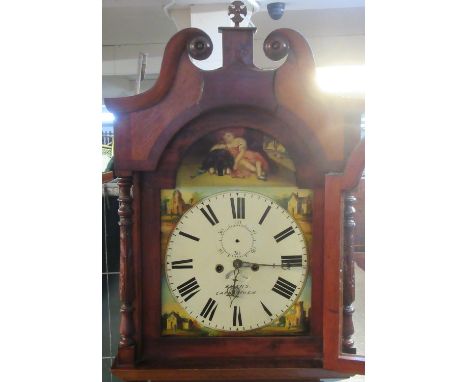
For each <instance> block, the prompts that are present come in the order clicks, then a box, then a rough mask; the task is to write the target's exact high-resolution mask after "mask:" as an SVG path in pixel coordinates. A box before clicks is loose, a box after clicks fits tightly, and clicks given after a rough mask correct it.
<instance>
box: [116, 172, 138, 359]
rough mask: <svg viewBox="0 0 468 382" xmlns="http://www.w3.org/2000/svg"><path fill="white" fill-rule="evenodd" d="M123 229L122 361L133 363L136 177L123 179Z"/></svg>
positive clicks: (120, 343)
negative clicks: (133, 191)
mask: <svg viewBox="0 0 468 382" xmlns="http://www.w3.org/2000/svg"><path fill="white" fill-rule="evenodd" d="M117 184H118V185H119V199H118V200H119V211H118V213H119V217H120V220H119V226H120V290H119V292H120V304H121V305H120V341H119V358H120V359H119V362H120V363H122V364H132V363H133V361H134V355H135V340H134V334H135V325H134V322H133V310H134V308H133V301H134V298H135V291H134V274H133V255H132V207H131V205H132V197H131V195H130V189H131V187H132V178H131V177H123V178H119V180H118V183H117Z"/></svg>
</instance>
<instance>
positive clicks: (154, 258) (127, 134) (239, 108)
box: [105, 27, 362, 381]
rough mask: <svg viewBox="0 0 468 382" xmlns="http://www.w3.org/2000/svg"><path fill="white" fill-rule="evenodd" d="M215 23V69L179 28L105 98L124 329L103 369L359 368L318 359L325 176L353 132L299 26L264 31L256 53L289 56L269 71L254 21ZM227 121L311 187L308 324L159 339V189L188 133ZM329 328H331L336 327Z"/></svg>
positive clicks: (326, 374) (128, 374)
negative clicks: (130, 90) (124, 87)
mask: <svg viewBox="0 0 468 382" xmlns="http://www.w3.org/2000/svg"><path fill="white" fill-rule="evenodd" d="M219 29H220V30H219V31H220V33H222V35H223V66H222V67H221V68H219V69H216V70H212V71H203V70H201V69H199V68H198V67H197V66H195V65H194V64H193V63H192V61H191V60H190V57H189V56H191V57H192V58H194V59H198V60H203V59H206V58H207V57H208V56H209V55H210V54H211V49H212V45H211V41H210V38H209V37H208V35H206V34H205V33H204V32H203V31H201V30H199V29H195V28H189V29H184V30H182V31H180V32H178V33H177V34H176V35H174V36H173V37H172V39H171V40H170V41H169V43H168V44H167V47H166V50H165V53H164V58H163V62H162V66H161V74H160V78H159V79H158V81H157V82H156V84H155V85H154V86H153V87H152V88H151V89H150V90H148V91H147V92H145V93H142V94H139V95H136V96H132V97H126V98H118V99H106V101H105V103H106V106H107V108H108V109H109V110H110V111H112V112H113V113H114V114H115V115H116V116H117V118H116V123H115V173H116V175H117V176H118V177H119V181H118V184H119V195H120V196H119V211H118V213H119V216H120V223H119V224H120V243H121V244H120V252H121V257H120V298H121V304H122V305H121V325H120V333H121V338H120V343H119V350H118V355H117V357H116V359H115V362H114V365H113V368H112V371H113V373H114V374H115V375H116V376H118V377H119V378H121V379H124V380H129V381H130V380H131V381H140V380H155V381H176V380H178V381H181V380H194V381H202V380H223V381H234V380H245V381H247V380H252V381H253V380H265V381H266V380H268V381H273V380H275V381H279V380H288V381H292V380H308V381H315V380H317V381H318V380H319V379H320V378H340V377H343V378H346V377H348V376H350V375H352V374H355V373H356V372H362V370H360V369H359V366H358V367H357V368H356V367H354V366H352V367H344V368H340V367H335V368H331V369H328V370H327V369H324V363H326V361H325V360H324V346H326V345H324V342H325V341H326V338H328V337H329V333H326V332H324V313H325V312H324V288H325V278H324V261H325V255H324V221H325V219H324V214H325V210H324V207H325V174H327V173H330V172H340V171H343V169H344V167H345V163H346V159H347V157H348V154H349V153H350V152H351V148H352V147H353V146H354V145H355V144H357V143H358V141H359V130H357V129H355V130H351V129H350V131H346V129H345V125H344V123H343V118H342V116H341V115H340V113H339V112H338V111H337V110H338V109H339V108H340V105H339V102H338V103H337V102H336V101H335V102H332V101H331V100H329V99H325V97H324V96H323V95H321V94H320V92H318V91H317V90H316V89H315V88H314V85H313V83H314V82H313V76H314V67H315V65H314V60H313V56H312V53H311V51H310V48H309V46H308V44H307V42H306V40H305V39H304V38H303V37H302V36H301V35H300V34H298V33H297V32H295V31H293V30H290V29H279V30H276V31H274V32H272V33H271V34H270V35H269V36H268V37H267V39H266V40H265V43H264V52H265V54H266V55H267V56H268V57H269V58H271V59H273V60H280V59H283V58H285V57H286V60H285V62H284V63H283V64H282V66H281V67H279V68H278V69H277V70H261V69H259V68H257V67H255V66H254V64H253V35H254V33H255V30H256V29H255V28H238V27H233V28H227V27H226V28H219ZM341 106H342V105H341ZM233 126H245V127H248V128H251V129H256V130H259V131H262V132H264V133H266V134H269V135H270V136H272V137H274V138H276V139H278V140H279V141H280V142H282V143H283V144H284V145H285V147H287V148H288V149H289V151H290V153H291V156H292V159H293V161H294V163H295V167H296V174H297V185H298V187H300V188H308V189H313V191H314V206H313V209H314V217H313V231H314V243H313V246H312V250H311V253H309V256H310V259H311V262H310V272H311V274H312V280H313V285H312V304H313V314H312V317H311V319H310V332H309V333H308V335H305V336H294V337H221V338H220V337H216V338H211V337H208V338H174V337H169V338H168V337H162V336H161V314H160V313H161V296H160V288H161V286H160V284H161V283H160V277H161V266H160V260H161V248H160V236H159V235H160V220H159V218H160V214H159V211H160V204H159V200H160V189H164V188H175V186H176V184H175V182H176V173H177V169H178V166H179V164H180V161H181V159H182V157H183V155H184V152H186V150H187V149H188V148H189V147H190V146H191V145H192V144H193V143H194V142H196V141H197V140H198V139H199V138H201V137H202V136H203V135H205V134H207V133H209V132H211V131H215V130H217V129H221V128H230V127H233ZM336 288H339V286H338V285H336ZM332 289H333V288H332ZM334 315H335V316H336V315H338V312H336V311H335V312H334ZM328 330H331V331H336V332H337V331H338V327H335V326H334V327H333V328H331V329H330V328H329V329H328ZM336 335H338V336H339V333H338V332H337V333H335V336H336ZM338 342H340V341H339V339H338ZM338 347H339V344H338V343H337V344H336V348H337V349H338Z"/></svg>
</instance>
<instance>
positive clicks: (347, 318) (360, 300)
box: [342, 172, 365, 355]
mask: <svg viewBox="0 0 468 382" xmlns="http://www.w3.org/2000/svg"><path fill="white" fill-rule="evenodd" d="M364 217H365V178H364V172H363V174H362V177H361V179H360V181H359V184H358V186H357V187H356V188H355V189H353V190H350V191H347V192H345V193H344V194H343V251H342V256H343V257H342V270H343V273H342V275H343V276H342V277H343V280H342V281H343V316H342V352H343V353H346V354H358V355H364V354H365V347H364V343H365V342H364V321H365V315H364V312H365V303H364V289H365V272H364V270H365V228H364V224H365V218H364Z"/></svg>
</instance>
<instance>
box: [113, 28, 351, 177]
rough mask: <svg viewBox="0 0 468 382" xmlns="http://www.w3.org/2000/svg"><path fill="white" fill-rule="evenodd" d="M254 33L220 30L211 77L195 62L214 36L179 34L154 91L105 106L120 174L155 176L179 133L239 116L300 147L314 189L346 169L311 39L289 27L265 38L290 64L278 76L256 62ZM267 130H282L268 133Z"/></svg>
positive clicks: (274, 55) (339, 129)
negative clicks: (318, 83) (219, 59)
mask: <svg viewBox="0 0 468 382" xmlns="http://www.w3.org/2000/svg"><path fill="white" fill-rule="evenodd" d="M255 30H256V28H228V27H223V28H219V31H220V33H222V34H223V66H222V67H220V68H218V69H216V70H210V71H204V70H201V69H199V68H198V67H197V66H195V65H194V64H193V63H192V61H191V60H190V57H192V58H193V59H198V60H203V59H206V58H207V57H209V56H210V54H211V51H212V42H211V40H210V38H209V36H208V35H207V34H206V33H204V32H203V31H202V30H200V29H196V28H188V29H184V30H181V31H180V32H178V33H177V34H175V35H174V36H173V37H172V38H171V40H170V41H169V42H168V44H167V46H166V49H165V52H164V57H163V62H162V66H161V71H160V76H159V78H158V80H157V81H156V83H155V84H154V86H153V87H152V88H151V89H149V90H148V91H146V92H144V93H141V94H138V95H135V96H131V97H123V98H113V99H106V100H105V104H106V106H107V108H108V109H109V110H110V111H111V112H113V113H114V114H115V115H116V123H115V161H114V163H115V172H116V174H117V175H119V174H128V173H131V172H134V171H154V170H155V169H156V168H157V167H158V164H159V162H160V161H161V160H164V158H162V156H163V155H162V154H163V153H164V152H165V150H166V148H167V146H168V145H169V143H170V142H171V141H172V140H173V139H175V137H176V136H177V134H179V133H182V131H183V130H184V129H185V128H189V127H190V126H193V125H194V124H195V125H196V123H197V121H200V120H203V119H204V118H208V119H207V121H212V120H216V121H217V123H218V126H219V128H222V127H223V126H226V125H229V124H232V122H233V120H235V119H236V118H238V119H239V118H240V119H243V120H246V121H250V122H249V123H250V125H248V126H247V125H246V127H253V128H258V129H261V130H262V131H264V132H265V133H268V134H270V135H272V136H274V137H275V136H276V137H278V138H281V137H285V138H286V139H287V140H288V141H290V143H291V145H294V146H295V147H291V148H289V149H290V150H291V151H295V152H300V153H301V154H300V155H301V160H300V162H301V163H307V164H308V170H307V171H306V173H307V174H308V176H309V175H310V176H312V177H313V178H314V180H313V183H315V182H319V183H321V181H320V179H323V175H324V174H325V173H326V172H329V171H340V170H342V168H343V164H344V133H343V124H341V123H340V122H339V120H338V119H337V118H336V113H333V105H332V104H331V103H330V102H327V99H326V97H325V96H324V95H323V94H321V93H320V92H319V91H318V90H317V88H316V87H315V85H314V73H315V63H314V59H313V56H312V52H311V50H310V47H309V45H308V44H307V41H306V40H305V39H304V38H303V37H302V36H301V35H300V34H299V33H298V32H296V31H293V30H291V29H278V30H275V31H273V32H272V33H271V34H270V35H269V36H268V37H267V38H266V39H265V42H264V52H265V54H266V56H267V57H269V58H270V59H272V60H280V59H282V58H284V57H286V60H285V62H284V63H283V65H281V66H280V67H279V68H278V69H276V70H261V69H259V68H257V67H256V66H255V65H254V63H253V35H254V33H255ZM236 113H237V114H236ZM214 116H216V117H214ZM223 116H224V117H225V119H223ZM210 118H211V119H210ZM262 118H263V119H262ZM256 119H257V122H254V121H255V120H256ZM258 119H261V120H262V122H261V123H260V122H258ZM267 120H268V122H266V121H267ZM252 124H253V125H255V124H257V126H252ZM268 124H270V125H271V126H273V125H274V126H276V127H275V128H274V129H273V128H270V129H269V128H268ZM214 128H215V127H213V129H214ZM266 130H268V131H266ZM283 140H284V139H283ZM296 146H297V147H296ZM296 165H297V163H296ZM305 170H306V169H304V171H305ZM312 173H314V174H315V175H312ZM309 183H310V182H309Z"/></svg>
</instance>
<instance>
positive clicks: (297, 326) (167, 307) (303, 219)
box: [161, 187, 313, 337]
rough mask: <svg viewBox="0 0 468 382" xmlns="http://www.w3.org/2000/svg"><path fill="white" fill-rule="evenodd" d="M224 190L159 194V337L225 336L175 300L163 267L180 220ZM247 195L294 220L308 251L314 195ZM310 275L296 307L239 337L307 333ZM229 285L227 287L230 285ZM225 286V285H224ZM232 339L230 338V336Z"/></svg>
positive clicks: (290, 190) (280, 191) (268, 191)
mask: <svg viewBox="0 0 468 382" xmlns="http://www.w3.org/2000/svg"><path fill="white" fill-rule="evenodd" d="M224 190H226V188H225V187H223V188H216V187H197V188H182V187H181V188H177V189H166V190H161V246H162V248H161V249H162V254H163V259H162V261H161V264H162V265H161V266H162V268H161V275H162V277H161V315H162V317H161V334H162V335H163V336H194V337H198V336H223V335H229V334H226V332H222V331H217V330H214V329H210V328H207V327H204V326H202V325H201V324H200V323H198V322H197V321H196V320H195V319H193V318H192V317H190V316H189V314H188V313H187V312H186V311H185V310H184V308H183V307H182V306H180V305H179V303H178V302H177V301H176V300H175V298H174V297H173V296H172V293H171V291H170V289H169V287H168V285H167V278H166V274H165V269H164V264H165V262H166V259H165V254H166V248H167V243H168V240H169V237H170V235H171V233H172V231H173V230H174V228H175V227H176V225H177V223H178V221H179V220H180V218H181V216H182V215H183V214H184V213H185V212H186V211H187V210H189V209H190V208H191V207H192V206H193V205H195V204H196V203H197V202H199V201H200V200H201V199H203V198H205V197H207V196H210V195H212V194H214V193H216V192H220V191H224ZM249 190H250V191H253V192H259V193H262V194H263V195H265V196H267V197H269V198H271V199H273V200H274V201H275V202H276V203H278V204H279V205H280V206H282V207H283V208H284V209H286V210H287V211H288V212H289V213H290V214H291V216H292V217H293V218H294V219H295V220H296V222H297V224H298V226H299V227H300V228H301V230H302V233H303V234H304V237H305V240H306V243H307V247H308V248H310V246H311V245H312V239H313V233H312V214H313V211H312V205H313V203H312V202H313V192H312V191H311V190H303V189H298V188H296V187H276V188H275V187H268V188H265V187H249ZM311 284H312V279H311V275H310V274H308V275H307V278H306V282H305V284H304V287H303V289H302V291H301V293H300V294H299V296H298V299H297V300H296V302H295V304H293V305H292V306H291V308H290V309H289V310H288V311H287V312H285V314H284V315H283V316H281V317H280V318H278V319H277V320H276V321H274V322H273V323H272V324H271V325H269V326H265V327H263V328H259V329H256V330H252V331H247V332H243V333H239V335H245V336H255V335H259V336H264V335H275V336H276V335H301V334H304V333H306V332H307V331H308V327H309V317H310V312H311V307H312V301H311ZM229 285H230V284H229ZM227 286H228V285H227ZM231 335H232V334H231Z"/></svg>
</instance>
